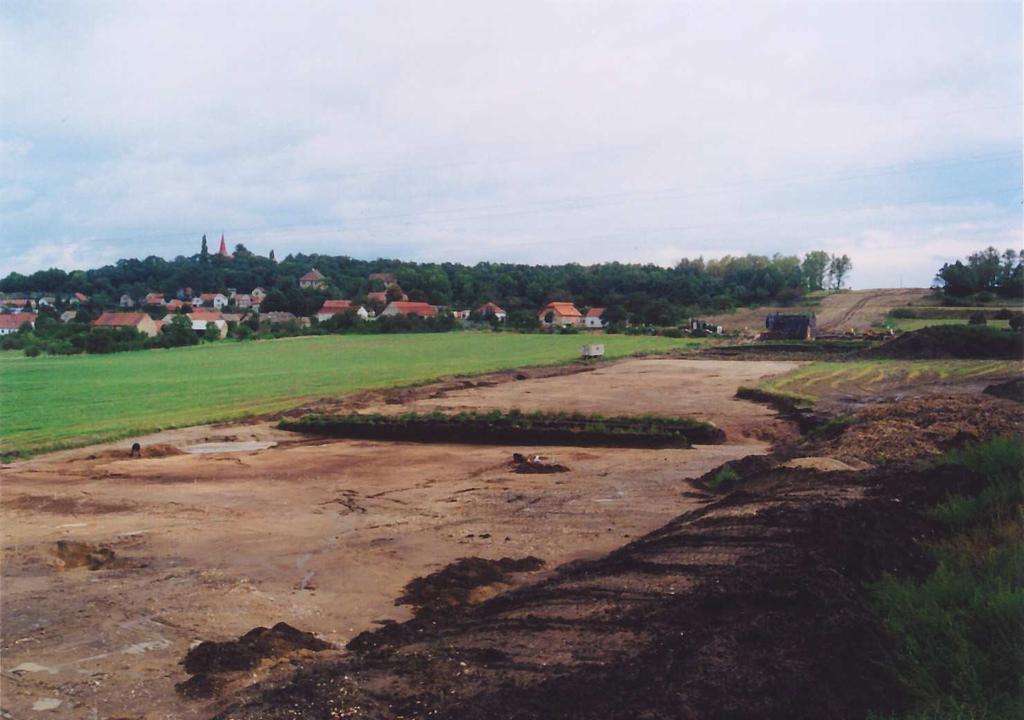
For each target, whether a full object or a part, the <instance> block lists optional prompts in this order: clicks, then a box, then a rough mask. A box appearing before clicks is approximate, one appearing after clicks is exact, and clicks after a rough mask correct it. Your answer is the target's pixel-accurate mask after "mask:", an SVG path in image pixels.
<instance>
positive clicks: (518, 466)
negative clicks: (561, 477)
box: [510, 453, 569, 475]
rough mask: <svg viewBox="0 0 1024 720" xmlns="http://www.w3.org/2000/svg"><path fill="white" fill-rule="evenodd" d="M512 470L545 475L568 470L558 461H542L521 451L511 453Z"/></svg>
mask: <svg viewBox="0 0 1024 720" xmlns="http://www.w3.org/2000/svg"><path fill="white" fill-rule="evenodd" d="M510 465H511V466H512V470H514V471H515V472H517V473H520V474H522V475H545V474H549V473H564V472H569V468H568V467H567V466H565V465H560V464H559V463H547V462H543V461H541V460H540V459H538V458H536V457H530V456H527V455H523V454H521V453H512V462H511V463H510Z"/></svg>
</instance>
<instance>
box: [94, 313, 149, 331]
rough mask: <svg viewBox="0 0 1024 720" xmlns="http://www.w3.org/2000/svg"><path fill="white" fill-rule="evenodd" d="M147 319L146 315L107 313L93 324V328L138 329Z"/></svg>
mask: <svg viewBox="0 0 1024 720" xmlns="http://www.w3.org/2000/svg"><path fill="white" fill-rule="evenodd" d="M147 317H149V316H148V315H146V313H123V312H105V313H103V314H102V315H100V316H99V317H98V318H96V319H95V320H93V321H92V323H91V324H92V326H93V327H136V326H137V325H138V324H139V323H140V322H142V321H143V320H145V319H146V318H147Z"/></svg>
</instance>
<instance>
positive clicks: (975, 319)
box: [967, 312, 988, 325]
mask: <svg viewBox="0 0 1024 720" xmlns="http://www.w3.org/2000/svg"><path fill="white" fill-rule="evenodd" d="M967 323H968V324H969V325H987V324H988V319H987V318H986V317H985V313H983V312H976V313H971V317H970V319H969V320H968V321H967Z"/></svg>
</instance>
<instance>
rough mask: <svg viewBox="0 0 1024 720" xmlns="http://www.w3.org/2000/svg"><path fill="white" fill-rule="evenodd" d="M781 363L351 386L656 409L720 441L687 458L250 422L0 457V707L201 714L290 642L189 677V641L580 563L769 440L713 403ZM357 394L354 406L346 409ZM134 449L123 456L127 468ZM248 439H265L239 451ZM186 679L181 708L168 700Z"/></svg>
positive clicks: (371, 614)
mask: <svg viewBox="0 0 1024 720" xmlns="http://www.w3.org/2000/svg"><path fill="white" fill-rule="evenodd" d="M794 367H797V364H795V363H744V362H714V361H701V362H691V361H687V360H682V359H661V360H654V359H643V360H626V361H621V362H607V363H599V364H596V365H590V366H587V369H586V371H580V369H569V370H567V369H565V368H559V369H557V371H538V370H524V371H522V372H517V373H505V374H503V375H502V376H501V377H497V378H492V379H491V380H487V381H485V382H481V381H480V380H479V379H474V380H472V381H460V382H446V383H439V384H435V385H434V386H423V387H421V388H416V389H414V391H409V392H411V394H412V395H413V396H414V397H418V398H420V399H419V400H415V399H414V400H411V401H410V402H409V403H408V404H406V405H402V404H400V402H401V400H400V398H401V397H408V395H407V394H406V391H400V392H399V393H398V395H392V394H390V393H384V392H382V393H374V394H372V398H373V402H379V403H380V406H381V407H384V408H388V409H389V411H391V412H405V411H406V410H413V409H420V410H422V407H415V406H417V405H419V404H420V403H423V404H433V405H472V406H473V407H476V408H479V409H491V408H497V409H504V408H509V407H514V406H520V407H522V408H523V409H527V408H528V407H530V406H533V407H536V408H537V409H565V410H578V411H581V412H601V413H602V414H606V415H614V414H636V413H652V414H658V415H665V414H669V415H678V416H684V417H690V416H693V417H697V418H698V419H707V420H711V421H713V422H715V423H716V424H718V425H719V426H720V427H721V428H722V429H723V430H724V431H725V432H726V435H727V442H726V443H725V444H723V445H713V446H697V447H694V448H693V449H685V450H684V449H657V450H651V449H608V448H580V447H562V446H550V447H547V448H545V449H543V450H540V449H539V448H535V447H530V446H465V445H446V444H414V443H402V442H371V441H350V440H338V441H334V440H324V439H320V438H312V437H306V436H301V435H300V436H295V434H293V433H285V432H281V431H278V430H275V429H274V428H273V427H272V426H271V425H270V424H269V423H268V422H266V421H254V422H246V423H241V424H235V425H227V426H219V427H198V428H188V429H179V430H173V431H167V432H165V433H160V434H156V435H152V436H148V437H141V438H134V439H132V440H128V441H123V442H119V443H111V444H108V445H105V446H100V447H93V448H84V449H79V450H70V451H62V452H59V453H54V454H53V455H51V456H43V457H38V458H33V459H30V460H27V461H22V462H18V463H14V464H12V465H10V466H5V467H4V468H3V469H0V482H2V492H0V496H2V497H0V499H2V503H0V533H2V557H0V560H2V564H0V602H2V611H3V623H2V625H0V642H2V645H0V671H2V675H0V683H2V695H3V701H2V705H3V710H4V711H5V712H8V713H10V714H11V715H13V716H14V717H18V718H20V717H31V716H32V715H33V711H32V707H33V705H34V704H35V703H36V702H37V701H38V700H40V699H48V700H53V701H56V700H60V701H61V704H60V705H59V707H57V708H56V709H55V710H51V711H48V713H47V717H51V718H54V719H55V720H65V719H75V720H77V718H82V717H94V716H95V717H99V718H115V717H131V718H136V719H138V718H146V719H147V720H149V719H150V718H152V719H153V720H156V719H157V718H159V719H161V720H163V719H165V718H168V717H173V718H176V720H178V719H182V720H194V719H198V718H208V717H210V716H211V715H213V714H214V713H215V712H216V711H217V708H219V707H220V706H221V705H222V704H223V702H224V698H226V697H229V696H231V695H232V694H233V693H234V692H236V691H237V690H238V689H239V688H240V687H241V686H244V685H246V684H250V683H252V682H254V681H257V680H259V679H261V678H263V677H265V676H268V675H272V674H275V673H277V672H281V671H282V669H287V668H290V667H293V666H294V665H295V664H296V663H299V664H301V663H302V662H305V660H304V659H303V658H304V657H305V655H306V654H308V653H310V652H312V651H309V650H297V651H295V652H294V653H289V654H287V655H284V656H281V657H279V658H276V659H265V660H263V661H261V662H260V663H259V665H257V666H256V667H254V668H252V669H251V670H245V671H237V672H230V673H219V674H218V673H213V674H209V673H200V674H199V675H191V676H190V675H189V674H188V673H186V672H185V669H184V667H183V666H182V665H181V664H180V663H181V659H182V658H183V657H184V656H185V655H186V653H187V652H188V650H189V648H190V647H191V646H192V645H193V644H195V643H197V642H206V641H213V642H227V641H232V640H234V639H237V638H238V637H239V636H241V635H243V634H244V633H246V632H247V631H248V630H249V629H251V628H253V627H257V626H260V627H268V628H269V627H273V626H274V625H275V624H277V623H279V622H286V623H288V624H289V625H291V626H293V627H296V628H301V629H302V630H303V631H307V632H311V633H314V634H315V635H316V636H317V637H319V638H321V639H323V640H324V641H325V642H329V643H331V644H332V645H334V646H336V647H343V646H344V645H345V644H346V643H348V642H349V641H350V640H352V639H353V638H354V637H356V636H358V635H359V634H360V633H362V632H364V631H365V630H367V628H372V627H375V626H377V625H380V626H382V627H387V626H390V625H395V624H400V623H402V622H403V621H405V620H408V619H409V618H411V617H414V615H415V611H416V607H415V606H410V605H399V606H396V605H395V604H394V603H395V599H396V598H398V597H400V596H402V595H403V593H404V592H405V588H406V586H407V585H409V583H410V581H412V580H414V579H415V578H430V577H431V576H432V575H434V574H435V573H439V572H441V571H443V570H444V568H446V567H447V566H448V565H449V564H451V563H453V562H457V561H458V560H459V559H460V558H480V559H482V560H484V561H500V559H501V558H527V557H531V556H532V557H536V558H543V559H544V560H545V561H546V563H547V567H548V568H553V567H558V566H561V565H563V564H565V563H567V562H573V561H578V560H584V559H593V558H595V557H600V556H601V555H602V554H604V553H607V552H609V551H611V550H613V549H614V548H616V547H618V546H619V545H621V544H622V543H624V542H628V541H629V540H630V539H632V538H635V537H639V536H641V535H643V534H644V533H647V532H650V531H651V530H652V529H654V528H657V527H659V526H661V525H663V524H664V523H665V522H667V521H668V520H670V519H671V518H672V517H674V516H675V515H678V514H679V513H680V512H682V511H684V510H687V509H691V508H694V507H696V506H698V505H699V503H700V502H701V498H700V497H694V496H692V495H687V494H686V493H687V492H688V491H689V490H690V489H691V488H690V486H689V483H688V478H694V477H698V476H700V475H702V474H704V473H705V472H707V471H708V470H709V469H711V468H713V467H716V466H718V465H720V464H721V463H723V462H725V461H728V460H732V459H735V458H739V457H743V456H746V455H750V454H755V453H764V452H766V451H767V450H768V445H767V443H766V442H765V440H776V439H778V438H785V437H791V436H792V435H793V434H794V427H793V425H792V424H791V423H789V422H787V421H785V420H782V419H779V418H778V417H777V415H776V414H775V412H774V411H773V410H771V409H770V408H766V407H763V406H760V405H756V404H753V403H749V402H745V401H741V400H736V399H735V398H734V397H733V395H734V394H735V392H736V388H737V387H738V386H739V385H741V384H753V383H756V382H758V381H759V380H760V379H762V378H764V377H767V376H770V375H772V374H774V373H778V372H785V371H787V370H790V369H792V368H794ZM570 370H571V371H570ZM518 376H522V377H523V378H525V379H517V377H518ZM346 402H348V401H341V402H339V405H342V406H344V405H345V403H346ZM358 403H362V404H363V406H364V407H368V408H372V407H373V405H372V404H371V403H370V401H369V400H368V399H367V396H364V397H363V398H362V399H360V400H359V401H358ZM329 404H330V403H327V405H329ZM134 441H138V442H139V443H140V444H141V445H142V449H143V457H142V458H130V457H128V454H129V452H130V450H129V449H130V447H131V443H132V442H134ZM270 442H274V443H277V444H276V445H275V446H273V447H266V448H265V449H252V447H253V446H252V445H251V443H260V444H261V445H262V444H266V443H270ZM161 443H163V444H168V445H170V446H171V447H172V448H174V449H175V450H183V449H185V448H188V447H193V446H195V445H196V444H207V445H208V444H210V443H230V444H231V445H230V446H228V445H225V446H224V447H225V451H224V452H215V453H210V454H203V455H192V454H187V453H182V452H167V453H166V456H164V457H155V456H154V455H153V454H152V453H147V452H146V450H147V448H151V447H152V446H154V445H157V444H161ZM243 448H248V449H243ZM229 450H237V451H230V452H229ZM107 451H112V452H107ZM538 452H542V453H543V455H544V457H543V462H544V463H545V464H548V465H559V466H562V467H563V468H564V470H565V471H564V472H558V473H552V474H547V473H539V474H532V473H530V474H520V473H518V472H516V471H515V467H514V466H513V465H510V463H509V460H510V458H512V457H513V454H514V453H519V454H520V455H522V456H524V457H533V456H534V455H535V454H537V453H538ZM58 540H67V541H72V542H82V543H88V544H89V545H91V546H95V547H97V548H108V549H109V550H110V551H112V552H114V553H115V554H116V559H115V561H114V562H113V563H111V564H109V565H105V566H103V567H100V568H99V569H97V570H89V569H87V566H82V567H80V568H77V569H70V570H65V571H58V569H57V567H56V566H55V560H56V558H55V556H54V554H53V548H54V547H55V544H56V542H57V541H58ZM548 572H550V571H549V570H547V569H545V570H541V571H537V572H523V573H517V572H509V573H505V575H504V577H503V578H502V579H501V580H500V581H498V582H491V583H485V584H482V585H474V586H473V587H471V588H469V589H468V591H467V592H466V593H463V592H462V591H461V590H460V591H459V592H458V593H454V594H455V595H457V597H456V600H455V604H456V605H455V606H456V607H458V606H461V605H462V604H465V603H468V606H469V607H475V606H477V605H479V604H480V603H481V602H483V601H484V600H486V599H487V598H489V597H491V596H493V595H495V594H497V593H499V592H502V591H505V590H508V589H510V588H515V587H518V586H520V585H522V584H524V583H527V582H531V581H533V580H536V579H537V578H539V577H544V576H545V575H546V574H547V573H548ZM470 584H471V585H472V584H473V583H470ZM438 594H439V595H441V596H443V595H445V594H447V595H448V596H451V595H452V594H453V593H452V591H451V588H448V589H447V590H445V591H438ZM338 652H339V651H337V650H322V651H319V652H318V653H317V655H318V656H325V657H326V656H331V657H333V656H335V655H337V653H338ZM192 678H199V679H197V680H192ZM189 682H191V685H189V686H188V687H189V689H188V690H186V692H187V693H188V695H189V697H185V696H184V695H182V693H181V692H179V691H176V689H175V686H176V685H179V684H182V683H189Z"/></svg>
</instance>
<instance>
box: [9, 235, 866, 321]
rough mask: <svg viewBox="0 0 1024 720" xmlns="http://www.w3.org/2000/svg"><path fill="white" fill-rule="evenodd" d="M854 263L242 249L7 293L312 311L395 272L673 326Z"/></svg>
mask: <svg viewBox="0 0 1024 720" xmlns="http://www.w3.org/2000/svg"><path fill="white" fill-rule="evenodd" d="M850 267H851V264H850V262H849V258H847V257H846V256H841V257H835V256H830V255H829V254H827V253H824V252H821V251H816V252H812V253H808V254H807V255H806V256H805V257H804V258H803V259H801V258H799V257H796V256H783V255H775V256H773V257H767V256H761V255H745V256H742V257H731V256H727V257H724V258H721V259H719V260H709V261H705V260H703V259H701V258H698V259H696V260H688V259H684V260H682V261H680V262H679V263H678V264H677V265H676V266H675V267H668V268H666V267H661V266H658V265H649V264H648V265H640V264H623V263H604V264H600V265H589V266H585V265H578V264H575V263H570V264H566V265H520V264H508V263H478V264H476V265H472V266H469V265H461V264H458V263H414V262H403V261H400V260H388V259H379V260H374V261H366V260H357V259H354V258H350V257H346V256H330V255H318V254H314V255H306V254H295V255H288V256H287V257H285V258H284V259H283V260H280V261H277V260H275V259H274V257H273V253H271V256H270V257H263V256H259V255H256V254H254V253H252V252H249V251H248V250H247V249H246V248H245V247H244V246H242V245H237V246H236V247H235V252H234V257H233V258H230V259H229V258H223V257H220V256H219V255H215V254H213V255H211V254H210V253H208V252H205V249H204V250H203V251H200V252H199V253H197V254H195V255H192V256H189V257H185V256H179V257H176V258H175V259H173V260H165V259H163V258H159V257H155V256H151V257H147V258H144V259H142V260H139V259H125V260H119V261H118V262H117V263H115V264H114V265H108V266H105V267H101V268H96V269H92V270H76V271H73V272H64V271H63V270H57V269H51V270H42V271H39V272H36V273H33V274H31V275H21V274H18V273H11V274H10V275H8V276H7V277H5V278H3V279H2V280H0V291H2V292H5V293H30V292H35V293H72V292H81V293H84V294H86V295H89V296H90V297H92V298H93V299H94V300H95V301H96V302H97V303H98V304H100V305H110V304H114V303H116V302H117V299H118V298H120V296H121V295H122V294H123V293H127V294H129V295H131V296H132V297H133V298H140V297H142V296H144V295H145V294H146V293H149V292H161V293H164V294H165V295H167V296H169V297H171V296H175V295H177V294H178V292H179V290H180V289H182V288H192V289H193V291H194V292H200V291H203V292H226V291H227V290H228V289H229V288H234V289H236V290H238V291H240V292H248V291H249V290H251V289H252V288H254V287H257V286H259V287H262V288H264V289H265V290H266V291H268V296H267V298H266V300H265V301H264V303H263V306H262V308H261V309H263V310H264V311H269V310H283V311H288V312H293V313H295V314H296V315H309V314H312V313H313V312H315V311H316V309H317V308H318V307H319V306H320V304H321V303H322V302H323V300H324V299H326V298H348V299H353V300H356V301H360V302H363V301H365V298H366V295H367V293H369V292H372V291H381V290H385V288H384V285H383V283H381V282H380V281H374V282H371V281H369V280H368V277H367V276H368V275H369V274H370V273H373V272H390V273H392V274H394V275H395V276H396V278H397V280H398V283H399V285H401V287H402V289H403V290H404V291H405V293H406V294H408V296H409V298H410V299H411V300H418V301H423V302H429V303H431V304H434V305H443V306H449V307H452V308H456V309H471V308H474V307H477V306H479V305H480V304H482V303H485V302H488V301H491V302H496V303H498V304H499V305H501V306H502V307H503V308H505V310H507V311H508V312H509V314H510V320H513V319H514V317H513V316H515V315H516V314H517V313H520V314H522V313H526V314H532V313H536V311H537V309H538V308H539V307H541V306H543V305H544V304H545V303H547V302H549V301H551V300H565V301H570V302H574V303H576V304H577V305H578V306H582V307H592V306H601V307H607V308H609V309H612V310H613V314H615V315H620V316H622V319H629V320H630V321H632V322H638V323H649V324H654V325H661V326H668V325H673V324H676V323H678V322H680V320H682V319H683V318H685V317H686V316H687V315H688V314H695V313H698V312H704V311H721V310H728V309H731V308H733V307H737V306H740V305H751V304H761V303H769V302H780V303H787V302H796V301H798V300H799V299H800V298H801V297H802V296H803V295H804V293H806V292H809V291H814V290H820V289H823V288H825V287H827V286H831V287H839V286H841V285H842V284H843V282H844V281H845V278H846V277H847V275H848V273H849V270H850ZM311 268H316V269H317V270H319V271H320V272H321V273H322V274H323V275H324V276H325V278H326V283H327V287H326V288H324V289H322V290H306V291H302V290H300V289H299V286H298V282H299V278H300V277H301V276H302V275H304V274H305V273H306V272H308V271H309V270H310V269H311Z"/></svg>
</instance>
